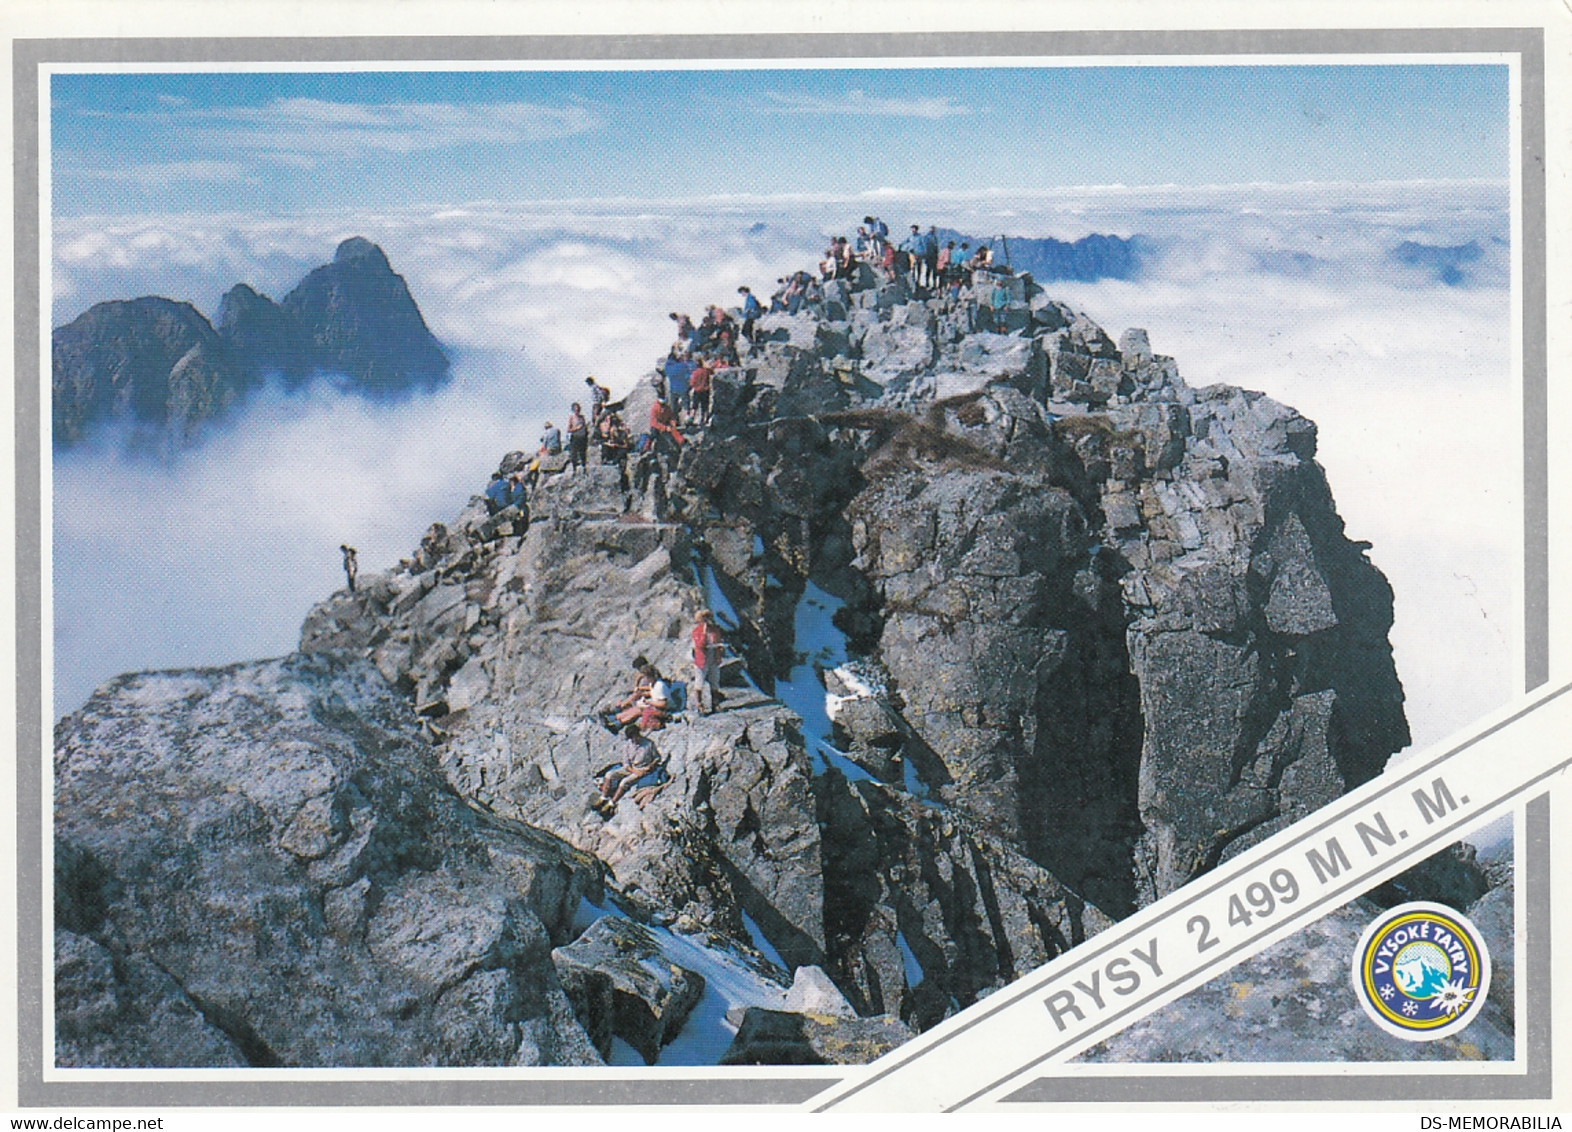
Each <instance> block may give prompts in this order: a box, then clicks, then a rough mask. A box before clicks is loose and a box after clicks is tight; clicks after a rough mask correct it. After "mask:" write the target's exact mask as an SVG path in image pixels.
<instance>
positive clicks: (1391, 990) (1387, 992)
mask: <svg viewBox="0 0 1572 1132" xmlns="http://www.w3.org/2000/svg"><path fill="white" fill-rule="evenodd" d="M1396 993H1397V988H1396V987H1394V986H1393V985H1392V984H1391V983H1387V984H1386V985H1385V986H1384V987H1382V988H1381V997H1382V998H1391V997H1392V996H1393V995H1394V994H1396Z"/></svg>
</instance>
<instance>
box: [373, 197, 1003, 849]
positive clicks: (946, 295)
mask: <svg viewBox="0 0 1572 1132" xmlns="http://www.w3.org/2000/svg"><path fill="white" fill-rule="evenodd" d="M869 273H871V277H870V274H869ZM1011 273H1012V272H1011V269H1010V266H1009V265H1008V263H1003V264H1001V263H997V262H996V261H995V259H994V256H993V254H992V251H991V249H990V248H989V247H988V246H987V245H979V246H978V247H977V248H975V249H974V248H973V247H972V246H971V244H970V242H969V241H964V240H963V241H960V243H959V246H957V241H955V240H945V241H942V242H941V240H940V238H939V234H938V229H937V228H936V227H933V226H930V227H929V228H928V230H927V231H926V232H924V231H923V230H922V228H921V226H920V225H917V224H913V225H911V231H910V233H909V234H908V235H906V236H905V237H904V238H902V239H900V240H899V241H898V242H897V241H895V240H892V239H891V236H890V230H889V227H888V225H886V224H885V223H884V221H882V220H880V219H879V218H878V217H876V216H865V217H863V222H862V224H861V225H860V226H859V227H858V229H857V234H856V236H855V237H854V238H851V239H848V238H847V237H845V236H836V237H834V238H833V239H832V240H831V242H830V244H829V246H828V248H826V250H825V253H824V257H823V259H822V260H821V261H820V262H819V264H818V271H817V273H814V272H809V271H797V272H794V273H792V274H791V275H787V276H783V277H781V278H779V279H777V280H776V281H775V282H776V287H775V290H774V291H773V293H772V294H771V295H770V298H769V303H768V306H766V305H765V304H764V303H763V302H761V301H760V299H759V298H758V297H757V296H756V295H755V294H754V293H753V291H752V289H751V288H749V287H747V286H741V287H738V288H737V295H738V301H737V305H736V306H735V307H734V308H733V309H727V308H724V307H722V306H720V305H718V304H715V305H710V306H709V307H707V308H706V309H705V311H704V315H703V317H702V318H700V319H699V320H698V321H697V322H695V321H694V320H693V319H692V318H691V317H689V316H688V315H687V314H685V313H682V312H679V311H672V312H671V314H670V316H669V317H670V319H671V321H672V322H673V323H674V324H675V325H674V329H675V339H674V340H673V342H672V344H671V347H670V348H669V349H668V350H667V352H666V355H665V357H663V358H661V359H660V361H659V362H658V363H657V365H656V367H655V370H654V372H653V373H652V374H650V375H649V377H648V379H647V380H648V382H649V386H650V391H651V392H652V393H653V395H654V396H653V398H648V399H649V403H650V405H649V410H648V416H647V418H646V419H642V420H636V421H633V422H631V423H630V422H629V421H627V420H625V419H624V416H623V413H624V411H625V410H626V409H627V406H628V404H629V403H630V402H631V401H633V400H634V398H633V397H632V395H631V394H630V395H628V396H624V397H623V398H622V399H620V400H613V399H612V394H611V390H610V389H609V388H607V387H606V386H605V385H603V384H601V383H600V382H599V381H598V380H597V379H596V378H595V377H593V376H590V377H586V378H585V379H584V385H585V393H584V398H585V401H575V402H573V403H572V405H571V407H570V409H569V411H568V414H567V416H566V418H565V422H564V427H561V428H559V427H558V426H557V425H556V424H555V423H553V422H552V421H547V422H546V423H545V425H544V427H543V428H542V430H541V436H540V440H539V443H538V446H537V448H536V450H535V452H534V455H533V456H532V457H524V458H522V459H517V460H513V459H510V460H509V461H504V464H503V467H502V468H500V469H499V470H498V471H497V472H496V474H495V475H494V476H493V477H492V480H491V483H490V484H489V485H488V486H487V488H486V490H485V500H486V506H487V509H488V511H489V512H490V513H491V514H492V515H493V516H497V517H499V521H500V519H501V518H506V517H513V518H514V522H513V527H512V528H511V529H513V530H514V532H515V533H518V532H519V530H520V528H522V529H528V526H529V499H530V495H531V493H532V492H533V491H534V490H535V489H536V488H537V487H538V486H539V484H540V483H541V481H542V479H543V478H547V477H557V476H570V477H571V476H574V475H578V474H581V473H585V472H588V470H589V467H590V454H591V451H592V450H593V452H594V454H595V457H596V463H597V464H598V465H599V466H601V467H614V468H616V469H617V472H618V487H619V490H621V491H622V492H623V493H625V494H627V493H631V492H638V493H640V494H642V493H643V492H645V490H646V489H647V488H648V487H649V484H650V482H651V480H657V481H658V482H659V483H660V484H661V485H662V486H664V484H665V483H666V480H667V477H669V476H670V475H671V474H672V473H674V472H675V471H676V470H677V468H678V466H679V464H680V462H681V458H682V452H683V449H684V446H685V445H687V444H688V443H689V439H690V436H693V435H697V434H701V433H702V432H703V431H704V430H705V429H707V428H708V427H709V424H710V417H711V411H712V403H711V394H712V391H713V389H714V383H715V380H716V378H717V377H721V378H722V379H724V378H725V376H726V375H727V373H728V371H733V370H739V369H740V368H741V367H743V366H744V365H745V364H746V360H747V359H748V358H749V357H750V356H751V355H753V354H754V353H755V352H756V351H757V350H758V349H760V348H761V343H760V342H759V341H758V339H757V324H758V322H759V320H760V319H761V318H763V317H765V315H767V314H776V313H784V314H788V315H795V314H798V313H799V312H800V311H802V310H803V309H804V307H810V308H814V307H817V305H818V304H821V303H823V302H824V300H825V298H826V295H825V285H826V284H828V283H831V282H833V281H835V280H850V281H852V282H853V283H854V285H855V284H856V283H857V282H858V281H859V280H860V282H861V285H862V286H869V285H878V284H881V283H882V284H892V283H895V282H897V281H901V282H904V284H905V285H906V287H907V289H908V291H909V292H910V294H911V295H912V297H913V298H915V299H934V298H940V299H944V300H946V301H947V302H948V303H950V304H960V303H962V302H963V289H964V288H967V287H970V288H971V294H970V296H969V297H968V298H966V299H965V300H964V301H965V302H966V304H967V306H968V309H969V310H970V311H971V318H972V324H973V326H974V328H975V329H978V330H998V331H1003V330H1004V329H1005V327H1004V324H1003V312H1004V310H1005V308H1006V305H1007V303H1008V301H1009V292H1008V291H1007V290H1006V289H1005V288H1004V285H1003V283H1002V281H1001V280H1002V279H1003V277H1005V276H1008V275H1010V274H1011ZM990 280H991V281H992V288H991V289H987V288H988V284H989V282H990ZM585 402H587V403H588V406H589V408H588V411H586V410H585V407H584V405H585ZM632 505H633V504H632V497H631V495H629V497H628V499H627V501H626V506H627V508H628V509H629V510H630V511H631V509H632ZM351 569H352V567H351V566H350V565H349V562H348V560H347V559H346V571H349V570H351ZM351 579H352V580H351V586H353V575H352V574H351ZM692 643H693V667H694V679H693V680H692V681H691V683H689V684H684V683H682V682H680V681H672V680H668V679H666V678H665V677H664V676H663V675H662V674H661V672H660V671H659V670H658V669H657V668H656V667H655V665H653V664H651V663H650V661H649V659H648V658H646V657H644V656H639V657H637V658H636V659H635V660H634V662H633V675H634V679H633V683H632V686H631V688H630V689H629V691H628V693H627V694H626V695H625V696H623V697H622V698H620V699H619V700H617V701H616V702H614V703H612V704H609V705H607V706H606V707H605V708H604V709H603V710H602V711H601V712H600V713H599V717H598V718H599V722H600V723H601V724H602V725H603V726H605V727H606V728H607V729H608V730H610V731H612V732H613V733H614V734H616V735H618V736H620V751H621V756H620V760H619V762H618V763H616V764H614V765H613V766H611V767H607V768H604V769H603V770H602V772H601V773H600V774H599V775H598V776H597V784H598V790H597V793H596V794H595V795H594V797H593V798H592V799H591V801H590V806H591V809H592V810H594V811H595V812H597V813H599V814H600V815H601V816H603V817H608V818H609V817H611V816H612V815H613V814H614V813H615V812H616V807H617V803H618V802H620V801H621V800H622V799H623V798H624V797H626V796H629V795H631V796H632V797H633V799H634V801H635V802H636V803H637V804H638V805H640V806H642V805H643V804H644V803H645V802H647V801H648V800H649V799H650V798H651V797H653V796H654V795H655V794H656V793H658V792H659V791H660V789H661V787H662V786H663V785H664V784H665V782H666V781H667V777H666V773H665V769H664V767H665V763H664V759H663V758H662V757H661V755H660V753H659V750H658V749H657V748H656V746H655V744H654V743H653V742H652V740H651V739H650V738H649V736H650V734H651V733H652V732H657V731H660V730H661V729H662V728H664V727H666V726H667V724H668V723H670V722H672V720H673V719H675V718H677V717H678V716H680V715H683V714H685V713H687V714H707V713H709V712H712V711H715V710H717V708H718V705H719V704H720V703H721V702H722V700H723V698H724V697H723V696H722V694H721V691H720V674H721V668H722V663H723V657H724V652H725V640H724V637H723V636H722V634H721V631H720V629H719V627H718V626H717V625H716V622H715V617H714V615H713V614H712V613H711V612H710V611H709V610H700V611H699V613H698V615H697V617H696V619H695V624H694V627H693V630H692Z"/></svg>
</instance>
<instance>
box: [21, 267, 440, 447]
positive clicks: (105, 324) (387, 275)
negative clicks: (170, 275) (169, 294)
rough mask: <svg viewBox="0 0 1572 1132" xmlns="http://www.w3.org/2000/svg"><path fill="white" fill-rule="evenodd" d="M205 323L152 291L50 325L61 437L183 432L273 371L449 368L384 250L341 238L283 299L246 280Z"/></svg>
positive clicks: (354, 381)
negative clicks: (123, 430) (124, 429)
mask: <svg viewBox="0 0 1572 1132" xmlns="http://www.w3.org/2000/svg"><path fill="white" fill-rule="evenodd" d="M215 323H216V329H215V325H214V324H210V323H209V322H208V320H207V319H206V318H204V317H203V316H202V315H201V314H200V313H199V312H198V311H197V310H196V308H195V307H193V306H191V304H190V303H177V302H173V301H172V300H169V299H163V298H159V297H157V296H147V297H144V298H139V299H131V300H127V301H112V302H106V303H99V304H97V305H96V306H94V307H92V308H91V309H89V310H88V311H87V312H85V313H84V314H82V315H81V316H80V317H78V318H77V319H75V320H74V321H73V322H71V323H69V324H67V325H65V326H61V327H57V328H56V329H55V331H54V334H53V336H52V365H53V375H54V376H53V383H52V396H53V421H54V430H53V431H54V440H55V443H56V444H57V445H60V446H67V445H72V444H78V443H81V442H82V441H83V440H84V439H85V438H86V436H87V434H88V432H89V431H90V430H91V429H92V428H94V427H95V426H97V425H101V424H106V423H118V424H121V425H126V426H130V427H131V429H132V430H133V433H134V434H139V435H141V436H142V437H143V438H144V439H147V438H151V439H154V440H159V441H165V442H173V443H177V444H178V443H181V442H185V441H189V440H191V439H192V438H193V437H194V436H195V435H196V432H197V430H198V429H199V428H200V426H201V425H202V424H203V422H205V421H209V420H214V419H217V418H219V417H221V416H223V415H224V414H225V413H226V412H227V411H229V409H230V408H231V407H232V406H234V405H235V404H237V403H238V402H239V401H241V400H242V399H243V398H244V397H245V396H246V395H247V394H248V393H249V392H251V391H252V390H253V389H255V388H256V387H257V386H258V385H260V384H261V383H262V381H263V380H264V379H265V378H266V377H267V376H269V375H277V376H279V377H280V378H282V379H283V381H284V382H285V384H286V385H298V384H299V383H300V382H302V381H304V380H306V379H307V378H309V377H311V376H313V375H315V374H325V375H336V376H337V377H339V378H341V379H342V380H344V381H345V382H346V383H347V385H348V387H349V388H350V389H353V390H356V391H358V392H361V393H364V394H367V395H369V396H373V397H391V396H397V395H399V394H402V393H407V392H410V391H414V390H427V389H431V388H434V387H435V386H436V385H438V384H440V383H441V382H442V381H443V380H444V379H445V378H446V377H447V371H448V360H447V357H446V355H444V354H443V352H442V348H441V346H439V345H438V343H437V341H436V339H435V338H433V337H432V335H431V332H430V330H428V329H427V328H426V323H425V320H424V319H423V318H422V317H421V314H420V310H419V308H417V307H416V306H415V300H414V299H413V298H412V297H411V296H410V293H409V288H408V287H407V286H406V285H405V282H404V279H403V277H402V276H399V275H395V274H394V273H393V269H392V267H391V266H390V265H389V264H388V261H387V257H386V255H384V254H383V252H382V249H381V248H379V247H377V246H376V245H375V244H373V243H371V242H370V241H369V240H365V239H362V238H360V237H358V236H357V237H354V238H352V239H348V240H345V241H344V242H343V243H342V244H340V245H339V247H338V250H337V252H336V253H335V254H334V257H333V262H332V263H329V264H325V265H324V266H322V267H319V268H317V269H316V270H314V271H312V272H311V273H310V274H309V275H307V276H306V278H305V279H303V280H302V281H301V282H300V284H299V285H298V286H296V287H295V289H294V290H292V291H291V292H290V293H289V294H288V295H286V296H285V297H284V301H283V303H282V304H278V303H275V302H273V300H272V299H270V298H268V297H267V296H266V295H261V294H258V293H257V292H256V291H255V290H253V289H252V288H250V287H248V286H247V285H245V284H244V283H241V284H237V285H236V286H235V287H233V288H231V289H230V291H229V292H228V293H227V294H225V296H224V298H223V301H222V302H221V303H220V305H219V311H218V316H217V318H216V319H215Z"/></svg>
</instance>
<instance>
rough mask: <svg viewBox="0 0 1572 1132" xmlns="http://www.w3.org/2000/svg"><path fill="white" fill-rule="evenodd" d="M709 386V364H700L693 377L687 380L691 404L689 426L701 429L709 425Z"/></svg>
mask: <svg viewBox="0 0 1572 1132" xmlns="http://www.w3.org/2000/svg"><path fill="white" fill-rule="evenodd" d="M710 386H711V381H710V367H709V363H708V362H700V363H699V365H698V368H696V369H695V370H694V371H693V376H692V377H690V378H688V398H689V400H690V401H691V402H692V403H693V420H692V421H690V422H689V423H690V424H698V425H700V426H701V427H702V426H704V425H707V424H709V423H710Z"/></svg>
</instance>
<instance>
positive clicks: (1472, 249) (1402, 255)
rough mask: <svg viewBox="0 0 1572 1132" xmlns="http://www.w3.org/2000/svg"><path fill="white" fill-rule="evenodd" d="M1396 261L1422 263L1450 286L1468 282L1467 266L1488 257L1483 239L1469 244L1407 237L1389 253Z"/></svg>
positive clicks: (1458, 285)
mask: <svg viewBox="0 0 1572 1132" xmlns="http://www.w3.org/2000/svg"><path fill="white" fill-rule="evenodd" d="M1389 254H1390V255H1391V258H1392V260H1393V261H1394V262H1396V263H1401V264H1404V265H1406V266H1408V267H1422V268H1426V269H1428V270H1429V271H1432V272H1434V273H1435V279H1436V282H1438V283H1444V284H1445V285H1446V286H1448V287H1461V286H1462V285H1463V284H1464V283H1466V282H1468V277H1469V273H1468V272H1466V271H1465V270H1463V269H1464V267H1465V266H1466V265H1467V264H1471V263H1477V262H1478V261H1479V260H1481V259H1483V258H1484V255H1485V249H1484V248H1482V247H1480V246H1479V241H1477V240H1470V241H1469V242H1468V243H1466V244H1421V243H1418V242H1416V241H1414V240H1404V241H1403V242H1402V243H1401V244H1398V245H1397V247H1395V248H1393V249H1392V251H1391V252H1390V253H1389Z"/></svg>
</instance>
